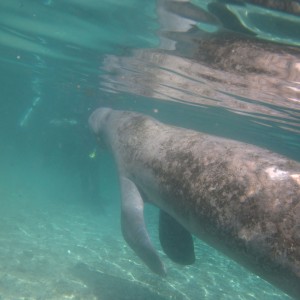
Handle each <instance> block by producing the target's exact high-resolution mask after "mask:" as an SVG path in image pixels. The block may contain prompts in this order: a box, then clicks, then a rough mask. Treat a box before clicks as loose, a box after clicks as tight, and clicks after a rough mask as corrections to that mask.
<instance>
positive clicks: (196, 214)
mask: <svg viewBox="0 0 300 300" xmlns="http://www.w3.org/2000/svg"><path fill="white" fill-rule="evenodd" d="M89 124H90V127H91V128H92V130H93V131H94V132H95V134H96V135H97V136H98V137H102V138H104V140H105V142H106V144H107V145H108V146H109V147H110V148H111V150H112V152H113V154H114V157H115V159H116V162H117V165H118V168H119V174H120V183H121V191H122V231H123V235H124V237H125V240H126V241H127V243H128V244H129V245H130V246H131V247H132V248H133V250H134V251H135V252H136V254H137V255H138V256H140V257H141V258H142V260H143V261H144V262H145V263H146V264H147V265H148V267H150V269H152V270H153V271H154V272H156V273H158V274H161V275H164V274H165V269H164V266H163V263H162V262H161V260H160V258H159V256H158V254H157V252H156V251H155V249H154V248H153V246H152V244H151V241H150V239H149V236H148V233H147V230H146V227H145V224H144V218H143V203H144V201H145V200H147V201H149V202H151V203H152V204H154V205H156V206H157V207H159V208H160V209H162V210H163V211H165V212H167V213H168V214H170V215H171V216H172V217H173V218H175V219H176V220H177V221H178V222H180V223H181V224H182V225H183V226H184V227H185V228H186V229H187V230H188V231H189V232H191V233H192V234H194V235H195V236H197V237H198V238H200V239H202V240H203V241H205V242H207V243H208V244H210V245H212V246H213V247H215V248H216V249H218V250H220V251H222V252H223V253H225V254H226V255H228V256H229V257H231V258H232V259H234V260H235V261H237V262H238V263H240V264H242V265H243V266H245V267H247V268H248V269H250V270H251V271H252V272H254V273H256V274H258V275H259V276H261V277H262V278H264V279H265V280H267V281H269V282H270V283H272V284H274V285H275V286H277V287H279V288H281V289H282V290H284V291H285V292H286V293H287V294H289V295H291V296H293V297H295V299H300V163H298V162H295V161H291V160H289V159H287V158H285V157H283V156H280V155H278V154H275V153H272V152H270V151H268V150H264V149H261V148H258V147H255V146H252V145H249V144H245V143H241V142H237V141H233V140H228V139H223V138H219V137H215V136H210V135H207V134H202V133H200V132H195V131H191V130H187V129H182V128H177V127H172V126H168V125H165V124H162V123H160V122H158V121H156V120H155V119H153V118H150V117H147V116H145V115H142V114H138V113H133V112H126V111H115V110H111V109H107V108H102V109H97V110H96V111H95V112H94V113H93V114H92V115H91V117H90V119H89ZM141 195H142V196H141Z"/></svg>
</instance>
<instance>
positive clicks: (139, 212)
mask: <svg viewBox="0 0 300 300" xmlns="http://www.w3.org/2000/svg"><path fill="white" fill-rule="evenodd" d="M120 181H121V192H122V212H121V223H122V233H123V236H124V238H125V240H126V242H127V243H128V245H129V246H130V247H131V248H132V249H133V251H134V252H135V253H136V254H137V255H138V256H139V257H140V258H141V259H142V260H143V262H144V263H145V264H146V265H147V266H148V267H149V268H150V269H151V270H152V271H153V272H155V273H157V274H159V275H162V276H165V275H166V270H165V267H164V265H163V263H162V261H161V260H160V258H159V256H158V253H157V252H156V250H155V249H154V247H153V245H152V243H151V241H150V238H149V235H148V232H147V229H146V226H145V221H144V202H143V199H142V197H141V195H140V193H139V191H138V189H137V187H136V185H135V184H134V183H133V182H132V181H131V180H129V179H128V178H126V177H123V176H121V178H120Z"/></svg>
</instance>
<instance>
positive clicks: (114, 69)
mask: <svg viewBox="0 0 300 300" xmlns="http://www.w3.org/2000/svg"><path fill="white" fill-rule="evenodd" d="M234 2H235V1H227V2H226V1H215V2H210V1H200V0H198V1H191V3H189V2H181V1H178V2H174V1H150V0H149V1H145V0H143V1H141V0H122V1H121V0H110V1H107V0H102V1H98V0H97V1H96V0H61V1H59V0H44V1H42V0H27V1H25V0H1V3H0V53H1V55H0V67H1V69H0V70H1V73H0V86H1V101H0V105H1V118H0V137H1V143H0V154H1V155H0V204H1V206H0V207H1V208H0V240H1V243H0V261H1V264H0V299H5V300H6V299H14V300H15V299H99V300H100V299H101V300H103V299H105V300H106V299H107V300H108V299H111V300H117V299H180V300H181V299H186V300H187V299H189V300H194V299H195V300H196V299H223V300H225V299H243V300H250V299H258V300H274V299H278V300H279V299H280V300H283V299H290V298H289V297H288V296H287V295H285V294H284V293H283V292H281V291H280V290H278V289H276V288H275V287H273V286H271V285H270V284H268V283H266V282H265V281H263V280H262V279H260V278H259V277H257V276H256V275H253V274H252V273H250V272H248V271H247V270H245V269H243V268H242V267H241V266H239V265H238V264H236V263H235V262H233V261H231V260H229V259H227V258H226V257H224V256H223V255H222V254H220V253H219V252H217V251H216V250H214V249H212V248H210V247H209V246H207V245H206V244H203V243H202V242H201V241H199V240H195V243H196V244H195V246H196V251H197V261H196V263H195V264H194V265H193V266H188V267H181V266H178V265H176V264H174V263H172V262H171V261H170V260H169V259H168V257H167V256H166V255H165V254H164V253H163V252H162V250H161V248H160V245H159V241H158V237H157V236H158V233H157V231H158V230H157V223H158V222H157V221H158V216H157V211H156V209H155V208H152V207H147V208H146V219H147V224H148V228H149V231H150V233H151V236H152V238H153V242H154V244H155V246H156V247H157V248H158V249H159V253H160V255H161V257H162V259H163V260H164V262H165V264H166V267H167V269H168V276H167V277H166V278H165V279H161V278H159V277H158V276H156V275H154V274H152V273H151V272H150V271H149V270H148V269H147V268H146V267H145V266H144V265H143V263H142V262H141V261H140V260H139V258H137V257H136V256H135V255H134V253H133V252H132V250H131V249H130V248H129V247H128V246H127V245H126V244H125V242H124V240H123V238H122V236H121V230H120V220H119V215H120V208H119V204H120V203H119V202H120V192H119V186H118V179H117V171H116V167H115V165H114V162H113V160H112V157H111V156H110V154H109V153H107V152H105V151H104V150H101V149H99V147H97V144H96V140H95V138H94V136H93V135H92V133H91V132H90V130H89V129H88V126H87V119H88V116H89V115H90V113H91V112H92V111H93V109H95V108H96V107H99V106H108V107H112V108H115V109H124V110H133V111H138V112H143V113H145V114H148V115H151V116H154V117H155V118H157V119H159V120H161V121H163V122H166V123H169V124H173V125H176V126H181V127H185V128H191V129H195V130H199V131H203V132H207V133H209V134H214V135H218V136H223V137H228V138H232V139H235V140H240V141H245V142H248V143H251V144H255V145H258V146H261V147H264V148H268V149H270V150H272V151H274V152H278V153H281V154H283V155H285V156H288V157H290V158H291V159H294V160H297V161H300V134H299V133H300V92H299V91H300V51H299V44H300V37H299V33H298V32H300V21H299V20H300V19H299V10H297V9H295V11H294V12H291V10H290V9H288V8H287V9H286V10H287V12H281V11H278V10H275V9H267V8H264V7H262V6H254V5H251V4H250V5H249V4H248V5H242V4H236V3H234ZM241 2H243V1H241ZM249 2H251V1H249ZM294 2H295V3H294V6H293V7H294V8H297V7H298V6H297V3H298V4H299V2H298V1H294ZM299 6H300V4H299ZM298 29H299V30H298Z"/></svg>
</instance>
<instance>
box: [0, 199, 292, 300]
mask: <svg viewBox="0 0 300 300" xmlns="http://www.w3.org/2000/svg"><path fill="white" fill-rule="evenodd" d="M2 208H3V209H2V210H1V213H0V261H1V266H0V295H1V296H0V299H7V300H8V299H14V300H19V299H20V300H21V299H28V300H29V299H99V300H118V299H153V300H155V299H176V300H177V299H178V300H179V299H180V300H184V299H186V300H187V299H224V300H225V299H249V300H250V299H252V300H253V299H260V300H263V299H270V300H271V299H272V300H274V299H282V300H283V299H290V298H288V297H287V296H285V295H284V294H282V293H281V292H280V291H278V290H276V289H274V288H273V287H272V286H270V285H269V284H267V283H265V282H264V281H262V280H260V279H259V278H258V277H256V276H253V275H252V274H250V273H249V272H247V271H245V270H243V269H241V268H240V266H238V265H237V264H235V263H233V262H232V261H230V260H228V259H226V258H224V257H223V256H220V255H219V254H218V253H216V252H215V251H214V250H213V249H211V248H209V247H207V246H206V245H203V244H201V243H200V242H198V241H197V242H196V250H197V252H198V255H197V257H198V259H197V262H196V264H195V265H193V266H189V267H180V266H177V265H175V264H173V263H172V262H171V261H170V260H169V259H168V258H167V257H166V256H165V255H164V254H163V253H162V252H161V251H160V255H161V257H162V259H163V260H164V262H165V264H166V267H167V269H168V276H167V277H166V278H165V279H162V278H159V277H158V276H156V275H154V274H152V273H151V272H150V271H149V270H148V269H147V268H146V267H145V266H144V265H143V264H142V263H141V262H140V260H139V258H137V257H136V256H135V255H134V254H133V252H132V251H131V249H129V248H128V247H127V246H126V244H125V242H124V240H123V238H122V236H121V234H120V228H119V226H120V224H119V209H118V207H117V206H113V205H108V206H107V207H106V209H105V212H104V213H103V212H101V211H97V209H93V208H92V207H91V206H89V205H86V204H84V203H75V204H74V203H70V202H66V203H60V204H58V203H53V202H52V203H51V204H50V203H49V202H38V203H35V204H34V203H30V201H27V202H26V201H24V199H22V198H21V197H19V199H14V200H13V199H12V200H11V201H10V202H6V204H5V205H4V207H2ZM147 219H148V223H149V230H150V232H151V233H152V236H153V240H154V243H155V244H156V246H157V247H158V248H159V244H158V242H157V233H156V232H157V229H156V223H157V222H156V221H157V214H156V211H154V210H152V209H150V210H149V209H148V211H147ZM159 249H160V248H159Z"/></svg>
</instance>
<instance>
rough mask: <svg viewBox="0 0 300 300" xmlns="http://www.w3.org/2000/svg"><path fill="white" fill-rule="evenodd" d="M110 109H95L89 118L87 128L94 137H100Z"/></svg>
mask: <svg viewBox="0 0 300 300" xmlns="http://www.w3.org/2000/svg"><path fill="white" fill-rule="evenodd" d="M111 111H112V109H110V108H106V107H103V108H97V109H96V110H95V111H93V113H92V114H91V115H90V117H89V126H90V128H91V129H92V131H93V132H94V133H95V134H96V135H100V134H101V132H102V131H103V130H104V128H105V124H106V121H107V119H108V117H109V115H110V112H111Z"/></svg>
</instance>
